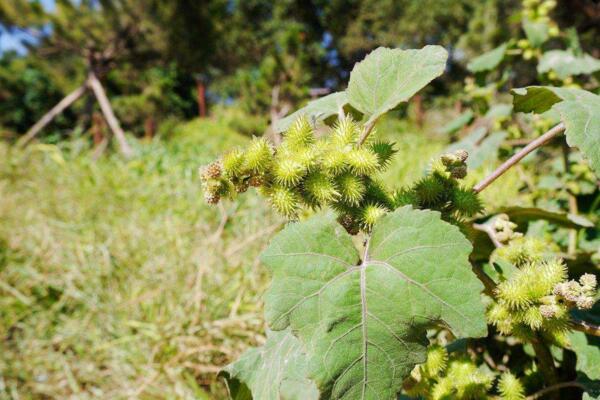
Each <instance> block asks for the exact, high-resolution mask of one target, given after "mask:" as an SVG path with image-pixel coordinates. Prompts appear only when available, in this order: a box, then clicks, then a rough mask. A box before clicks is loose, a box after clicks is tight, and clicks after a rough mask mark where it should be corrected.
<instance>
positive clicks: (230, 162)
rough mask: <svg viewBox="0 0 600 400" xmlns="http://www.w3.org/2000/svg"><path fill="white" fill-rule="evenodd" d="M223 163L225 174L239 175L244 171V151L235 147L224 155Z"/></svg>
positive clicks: (230, 175) (233, 176) (229, 175)
mask: <svg viewBox="0 0 600 400" xmlns="http://www.w3.org/2000/svg"><path fill="white" fill-rule="evenodd" d="M221 163H222V165H223V171H224V172H225V175H227V176H228V177H230V178H236V177H239V176H240V175H241V174H242V172H243V166H244V153H243V152H242V151H240V150H238V149H234V150H232V151H230V152H229V153H226V154H224V155H223V159H222V160H221Z"/></svg>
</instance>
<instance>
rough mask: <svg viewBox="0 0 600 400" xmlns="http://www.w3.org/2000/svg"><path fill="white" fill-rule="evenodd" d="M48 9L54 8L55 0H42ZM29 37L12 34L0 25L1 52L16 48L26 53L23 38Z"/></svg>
mask: <svg viewBox="0 0 600 400" xmlns="http://www.w3.org/2000/svg"><path fill="white" fill-rule="evenodd" d="M40 2H41V3H42V5H43V6H44V8H45V9H46V10H52V9H53V8H54V0H40ZM23 39H28V37H27V35H23V34H11V33H8V32H6V30H4V28H3V27H2V26H1V25H0V54H1V53H3V52H5V51H8V50H16V51H17V52H18V53H21V54H22V53H24V52H25V48H24V47H23V46H22V45H21V40H23Z"/></svg>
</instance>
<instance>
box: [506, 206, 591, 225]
mask: <svg viewBox="0 0 600 400" xmlns="http://www.w3.org/2000/svg"><path fill="white" fill-rule="evenodd" d="M498 213H503V214H506V215H508V217H509V218H510V220H511V221H513V222H515V223H517V224H519V225H523V227H522V228H526V227H527V226H526V224H527V223H528V222H530V221H535V220H540V219H542V220H545V221H549V222H552V223H554V224H556V225H559V226H562V227H565V228H573V229H581V228H591V227H593V226H594V223H593V222H592V221H590V220H588V219H587V218H585V217H584V216H582V215H577V214H570V213H564V212H556V211H550V210H544V209H543V208H537V207H506V208H502V209H500V210H498Z"/></svg>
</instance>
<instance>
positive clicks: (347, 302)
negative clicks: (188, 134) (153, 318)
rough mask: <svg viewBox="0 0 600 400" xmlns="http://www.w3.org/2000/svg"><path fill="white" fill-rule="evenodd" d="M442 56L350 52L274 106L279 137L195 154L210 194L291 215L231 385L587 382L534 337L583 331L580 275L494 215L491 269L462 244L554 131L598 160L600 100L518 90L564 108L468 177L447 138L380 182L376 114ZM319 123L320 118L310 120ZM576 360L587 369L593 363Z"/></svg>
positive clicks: (274, 391) (479, 391)
mask: <svg viewBox="0 0 600 400" xmlns="http://www.w3.org/2000/svg"><path fill="white" fill-rule="evenodd" d="M446 57H447V53H446V52H445V50H443V49H442V48H440V47H438V46H427V47H425V48H423V49H420V50H396V49H385V48H379V49H377V50H375V51H374V52H373V53H371V54H370V55H368V56H367V57H366V58H365V60H364V61H362V62H360V63H358V64H357V65H356V66H355V67H354V69H353V71H352V73H351V75H350V82H349V84H348V88H347V90H346V91H344V92H339V93H334V94H332V95H329V96H326V97H324V98H321V99H319V100H315V101H313V102H311V103H309V104H308V105H307V106H306V107H305V108H303V109H301V110H299V111H297V112H295V113H293V114H292V115H290V116H289V117H286V118H284V119H283V120H281V121H279V123H278V124H276V128H277V130H278V131H279V132H282V133H283V138H282V141H281V144H280V145H279V146H273V145H272V144H271V143H269V142H267V141H266V140H265V139H261V138H255V139H253V141H252V143H250V144H249V146H248V147H247V148H246V149H233V150H231V151H230V152H228V153H226V154H224V155H223V156H222V157H221V158H219V159H218V160H217V161H215V162H214V163H213V164H210V165H208V166H205V167H203V168H202V169H201V180H202V184H203V185H204V187H205V189H206V192H207V193H208V195H207V200H209V202H211V203H214V202H217V201H223V200H225V199H226V198H232V199H234V198H235V196H237V195H238V194H239V193H242V192H244V191H245V190H246V189H248V188H249V187H256V188H257V190H259V191H260V192H261V193H262V194H263V195H264V196H265V197H266V198H267V199H268V201H269V202H271V204H272V205H273V207H274V208H275V209H276V210H277V211H278V212H279V213H280V214H282V215H283V216H285V217H287V219H289V220H291V221H292V222H289V223H288V224H287V225H286V226H285V227H284V228H283V229H282V230H281V231H280V232H279V233H277V234H276V235H275V237H274V238H273V239H272V241H271V243H270V245H269V246H268V247H267V248H266V249H265V251H264V252H263V254H262V255H261V261H262V263H263V264H264V265H265V266H266V267H267V269H268V270H269V272H270V273H271V276H272V282H271V286H270V288H269V290H268V291H267V293H266V294H265V300H264V301H265V305H264V307H265V319H266V322H267V325H268V327H269V330H268V332H267V340H266V343H265V344H264V346H262V347H260V348H258V349H252V350H249V351H248V352H247V353H245V354H244V355H242V357H241V358H240V359H239V360H238V361H237V362H234V363H233V364H231V365H229V366H227V367H226V368H225V369H224V370H223V371H222V373H221V374H222V376H223V377H224V378H225V381H226V383H227V385H228V388H229V392H230V395H231V396H232V398H234V399H242V398H243V399H250V398H253V399H260V400H271V399H306V400H312V399H335V400H354V399H361V400H364V399H385V400H394V399H396V398H397V396H398V395H399V394H401V393H402V392H403V394H401V395H402V396H408V397H411V396H412V397H414V398H418V397H421V398H428V399H484V398H504V399H522V398H524V396H525V395H526V394H527V393H534V392H537V391H540V390H542V391H544V393H549V396H550V398H556V397H554V396H555V395H557V394H558V392H557V391H558V390H559V389H560V388H562V387H568V386H577V387H579V388H583V387H584V385H587V386H585V390H586V391H587V393H593V390H594V389H593V387H592V386H593V385H591V384H589V383H585V384H584V383H582V382H583V381H581V382H576V383H574V382H573V381H572V379H573V376H574V371H566V370H567V369H568V368H571V367H569V366H568V365H566V364H565V366H564V368H565V372H566V373H567V375H564V376H562V375H559V373H558V372H559V371H557V369H556V366H555V361H554V360H553V359H552V353H551V352H550V347H549V346H556V347H557V348H558V347H563V348H573V349H574V348H576V347H577V346H580V347H581V346H582V341H581V338H578V339H579V340H576V341H571V340H570V337H569V336H568V335H569V334H570V333H572V332H573V330H574V329H578V330H585V331H586V332H588V333H590V332H593V331H594V328H593V323H592V322H585V323H582V322H581V321H579V322H577V321H576V320H575V319H574V318H572V315H571V312H572V311H573V310H579V311H582V310H584V309H589V305H590V303H591V300H590V299H591V298H592V297H593V295H594V293H595V281H594V280H593V279H592V278H591V276H588V275H583V276H582V277H581V278H580V279H579V280H578V281H577V282H575V283H572V282H574V281H572V280H571V279H572V277H570V276H569V273H570V271H569V269H568V267H567V263H566V262H565V261H563V260H562V259H560V258H559V256H558V255H557V254H555V253H556V252H553V251H552V250H553V249H552V247H551V246H547V245H545V244H542V245H540V242H538V241H536V240H537V239H532V238H530V237H529V236H523V235H522V231H521V228H520V227H519V226H518V225H517V224H515V223H513V222H511V220H510V219H509V218H508V217H505V216H501V217H498V218H497V219H496V220H495V223H494V227H493V229H487V230H486V232H487V233H488V234H490V235H492V236H494V240H493V243H495V244H496V245H497V247H498V249H497V250H496V251H494V252H493V253H492V255H491V257H489V260H487V261H488V263H489V264H493V265H496V264H499V265H501V266H502V267H503V268H504V269H503V273H501V274H500V273H497V274H496V275H494V276H490V275H488V274H487V273H486V272H485V270H484V268H483V267H484V265H483V264H482V263H481V262H480V261H475V258H474V257H473V255H474V252H477V251H480V250H482V249H480V248H479V247H480V243H479V240H480V239H477V236H474V235H472V232H473V229H472V226H474V225H473V222H474V218H480V217H481V216H482V212H483V209H484V208H483V204H482V202H481V200H480V198H479V193H480V192H481V191H483V190H485V188H486V187H488V186H489V185H491V184H492V183H493V182H495V181H496V179H498V178H499V177H500V176H501V175H502V174H503V173H504V172H505V171H506V170H508V169H509V168H511V167H512V166H514V165H515V164H516V163H517V162H518V161H519V160H520V159H522V158H523V157H524V156H525V155H526V154H528V153H529V152H531V151H532V150H534V149H536V148H538V147H539V146H541V145H542V144H544V143H546V142H547V141H549V140H551V139H552V138H554V137H556V136H558V135H559V134H560V133H562V132H565V134H566V136H567V138H568V139H569V143H570V144H573V145H577V146H578V147H579V149H580V150H581V151H582V152H583V154H584V155H586V156H587V157H588V158H589V159H590V161H591V164H592V168H594V169H596V167H597V166H598V165H600V164H598V162H599V161H600V160H599V159H598V157H599V154H600V152H598V151H597V147H596V145H597V141H596V139H595V137H596V136H594V135H591V130H594V129H598V128H599V127H600V126H599V125H600V123H599V122H598V121H597V119H596V118H595V117H594V116H595V115H597V111H594V110H596V107H598V104H600V102H598V100H597V96H595V95H593V94H588V93H587V92H583V91H576V92H571V91H562V90H558V89H556V88H526V89H524V90H520V91H516V92H515V108H517V109H520V110H522V111H527V112H530V111H536V112H544V111H546V110H547V109H548V108H550V107H553V108H555V110H557V111H558V112H559V113H560V114H561V115H562V122H561V123H560V124H559V125H557V126H556V127H554V128H552V129H551V130H550V131H549V132H548V133H546V134H544V135H542V137H541V138H540V140H538V141H537V142H535V143H533V144H532V145H530V146H526V147H525V148H524V149H523V150H521V151H520V152H517V153H516V154H514V155H513V156H512V157H510V158H509V159H507V160H506V161H505V162H504V163H503V164H502V165H501V166H500V167H499V168H498V169H496V170H495V171H493V172H492V173H491V174H490V175H489V176H487V177H486V178H484V179H483V180H481V181H480V182H479V183H477V184H476V185H475V186H474V187H470V186H469V185H467V184H466V183H465V181H466V179H465V178H468V175H467V174H468V168H467V165H468V162H469V154H468V152H466V151H464V150H461V149H459V150H453V151H449V152H446V153H445V154H443V155H442V156H440V157H439V158H437V159H435V160H433V162H432V165H431V167H430V169H429V170H428V172H427V173H426V175H425V176H424V177H423V178H421V179H419V180H418V181H417V182H415V183H414V184H413V185H409V186H407V187H404V188H395V187H393V184H392V185H390V186H387V183H386V184H384V183H383V182H382V181H381V180H380V178H379V177H378V173H379V172H380V171H381V170H383V169H384V168H385V167H386V166H387V165H388V163H389V162H390V160H391V159H392V158H393V157H394V154H395V146H394V145H393V144H392V143H391V142H386V141H381V140H377V136H376V134H375V130H374V128H375V126H376V124H377V120H378V119H379V118H380V117H381V116H382V115H384V114H385V113H386V112H388V111H390V110H392V109H394V108H395V107H397V106H398V105H399V104H400V103H402V102H404V101H407V100H408V99H409V98H410V97H411V96H412V95H413V94H415V93H416V92H417V91H418V90H419V89H421V88H422V87H423V86H425V85H426V84H427V83H428V82H429V81H431V80H432V79H434V78H435V77H436V76H438V75H440V74H441V73H442V72H443V70H444V67H445V63H446ZM580 102H584V103H585V107H582V106H581V104H579V103H580ZM582 113H584V114H583V116H584V117H585V116H587V117H589V118H588V119H587V120H582V118H581V117H582ZM350 115H352V116H354V117H355V118H358V119H353V118H351V117H350ZM360 115H362V116H361V117H360V118H359V116H360ZM332 120H334V121H332ZM585 121H587V122H585ZM318 123H320V124H325V125H327V127H325V129H320V130H319V132H324V133H320V134H319V135H317V133H316V130H315V124H318ZM355 235H357V236H358V238H359V240H356V238H355ZM496 235H497V236H498V238H496V237H495V236H496ZM482 247H484V246H482ZM548 253H550V254H548ZM598 332H600V328H599V329H598ZM442 337H443V338H445V339H444V341H441V339H440V338H442ZM430 343H431V344H432V345H431V346H429V348H428V345H429V344H430ZM529 344H531V346H533V349H534V353H533V355H532V354H530V353H527V352H526V351H525V350H523V349H525V347H526V346H527V345H529ZM446 346H447V347H454V348H455V349H454V350H453V352H452V353H451V354H448V351H447V350H446ZM577 357H580V355H579V354H578V355H577ZM578 360H579V358H578ZM582 360H583V358H582ZM588 364H589V363H588ZM581 371H582V373H586V374H588V376H589V377H590V378H591V379H596V378H595V377H594V375H593V374H594V370H593V368H591V369H587V367H586V366H582V367H581ZM540 376H543V377H544V379H543V380H541V379H538V378H539V377H540ZM565 379H571V381H568V382H567V381H565ZM588 386H589V387H588ZM579 393H580V392H577V394H579ZM534 396H537V397H539V396H540V394H539V393H538V394H535V393H534ZM572 398H576V397H572Z"/></svg>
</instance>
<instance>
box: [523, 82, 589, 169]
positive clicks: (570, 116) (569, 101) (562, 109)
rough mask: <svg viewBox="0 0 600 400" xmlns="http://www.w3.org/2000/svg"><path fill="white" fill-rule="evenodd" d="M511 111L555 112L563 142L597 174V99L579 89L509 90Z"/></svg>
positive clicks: (535, 88) (529, 88)
mask: <svg viewBox="0 0 600 400" xmlns="http://www.w3.org/2000/svg"><path fill="white" fill-rule="evenodd" d="M512 93H513V105H514V107H515V111H522V112H535V113H543V112H546V111H547V110H549V109H550V108H551V109H552V110H555V111H557V112H558V113H559V114H560V118H561V120H562V122H564V124H565V126H566V130H565V135H566V136H567V143H568V144H569V146H571V147H578V148H579V150H581V152H582V153H583V154H584V155H585V156H586V158H587V159H588V160H589V161H590V165H591V167H592V169H594V171H596V173H600V133H599V132H600V96H598V95H595V94H593V93H590V92H588V91H585V90H581V89H568V88H556V87H551V86H529V87H526V88H521V89H513V90H512Z"/></svg>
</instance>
